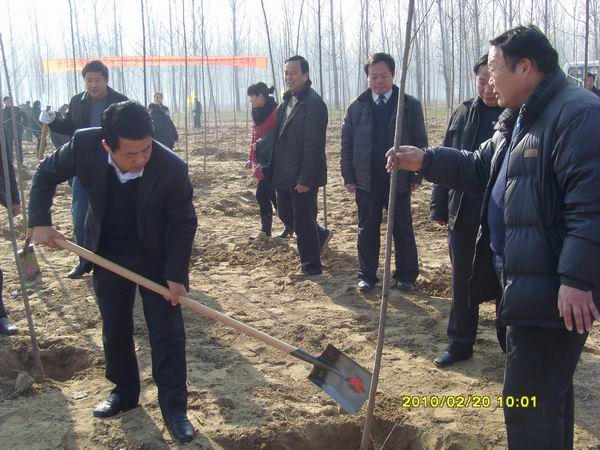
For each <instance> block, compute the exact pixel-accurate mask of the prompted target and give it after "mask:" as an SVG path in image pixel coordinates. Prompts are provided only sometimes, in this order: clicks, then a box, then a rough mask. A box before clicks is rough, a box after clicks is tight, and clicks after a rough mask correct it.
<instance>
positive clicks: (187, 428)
mask: <svg viewBox="0 0 600 450" xmlns="http://www.w3.org/2000/svg"><path fill="white" fill-rule="evenodd" d="M165 423H166V424H167V428H169V431H171V434H172V435H173V437H174V438H175V439H177V440H178V441H179V442H181V443H186V442H190V441H191V440H192V439H194V435H195V434H196V430H194V427H193V426H192V424H191V423H190V421H189V420H188V418H187V416H186V415H185V414H183V413H179V414H174V415H172V416H171V418H169V419H167V418H165Z"/></svg>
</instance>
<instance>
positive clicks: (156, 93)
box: [154, 92, 163, 97]
mask: <svg viewBox="0 0 600 450" xmlns="http://www.w3.org/2000/svg"><path fill="white" fill-rule="evenodd" d="M157 95H163V93H162V92H155V93H154V97H156V96H157Z"/></svg>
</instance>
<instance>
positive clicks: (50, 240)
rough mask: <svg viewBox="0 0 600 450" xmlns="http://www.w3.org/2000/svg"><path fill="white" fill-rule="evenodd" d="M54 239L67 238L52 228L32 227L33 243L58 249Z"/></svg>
mask: <svg viewBox="0 0 600 450" xmlns="http://www.w3.org/2000/svg"><path fill="white" fill-rule="evenodd" d="M56 239H63V240H66V239H67V238H66V237H64V236H63V235H62V234H60V233H59V232H58V231H56V230H55V229H54V227H33V242H35V243H37V244H44V245H47V246H48V247H50V248H58V245H57V244H56V241H55V240H56Z"/></svg>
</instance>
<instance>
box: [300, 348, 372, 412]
mask: <svg viewBox="0 0 600 450" xmlns="http://www.w3.org/2000/svg"><path fill="white" fill-rule="evenodd" d="M318 359H319V360H321V361H323V362H325V363H326V364H328V365H331V366H334V367H335V368H336V369H337V371H332V370H327V369H324V368H322V367H318V366H314V368H313V370H312V372H311V373H310V375H309V376H308V379H309V380H310V381H312V382H313V383H315V384H316V385H317V386H319V387H320V388H321V389H323V390H324V391H325V392H326V393H327V394H328V395H329V396H330V397H331V398H333V399H334V400H335V401H336V402H337V403H339V405H340V406H341V407H342V409H343V410H344V411H346V412H347V413H348V414H356V413H357V412H358V411H359V410H360V408H361V407H362V405H363V404H364V403H365V401H366V400H367V399H368V398H369V390H370V389H371V378H372V376H371V373H370V372H369V371H368V370H366V369H365V368H364V367H362V366H361V365H359V364H357V363H356V362H354V361H353V360H352V359H350V358H349V357H347V356H346V355H344V354H343V353H342V352H341V351H339V350H338V349H337V348H335V347H334V346H333V345H331V344H328V345H327V348H325V351H323V353H322V354H321V356H319V358H318ZM336 372H337V373H336ZM340 373H341V374H342V375H343V376H340ZM353 381H356V382H358V383H359V386H358V387H359V388H358V389H357V387H356V385H354V386H353Z"/></svg>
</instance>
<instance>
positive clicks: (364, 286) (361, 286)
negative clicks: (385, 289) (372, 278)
mask: <svg viewBox="0 0 600 450" xmlns="http://www.w3.org/2000/svg"><path fill="white" fill-rule="evenodd" d="M357 287H358V290H359V291H361V292H367V291H370V290H371V289H373V288H374V287H375V285H374V284H371V283H369V282H368V281H365V280H359V281H358V286H357Z"/></svg>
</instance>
